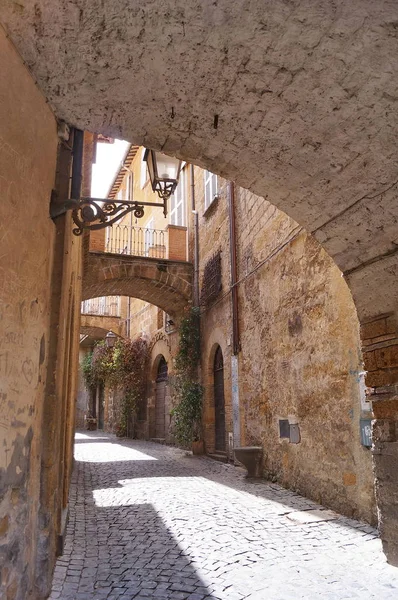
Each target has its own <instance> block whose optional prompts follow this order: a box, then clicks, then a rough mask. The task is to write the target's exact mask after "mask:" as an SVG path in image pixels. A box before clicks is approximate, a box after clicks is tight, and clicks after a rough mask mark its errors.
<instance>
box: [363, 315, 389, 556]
mask: <svg viewBox="0 0 398 600" xmlns="http://www.w3.org/2000/svg"><path fill="white" fill-rule="evenodd" d="M361 337H362V342H363V352H364V360H365V369H366V370H367V371H368V375H367V379H366V383H367V386H368V393H369V396H370V399H371V401H372V406H373V414H374V421H373V467H374V475H375V489H376V500H377V507H378V515H379V528H380V535H381V539H382V543H383V550H384V553H385V554H386V557H387V560H388V562H389V563H390V564H392V565H394V566H397V567H398V319H397V315H396V314H394V313H389V314H384V315H379V316H378V317H376V318H373V319H372V320H368V321H367V322H365V323H363V324H362V326H361Z"/></svg>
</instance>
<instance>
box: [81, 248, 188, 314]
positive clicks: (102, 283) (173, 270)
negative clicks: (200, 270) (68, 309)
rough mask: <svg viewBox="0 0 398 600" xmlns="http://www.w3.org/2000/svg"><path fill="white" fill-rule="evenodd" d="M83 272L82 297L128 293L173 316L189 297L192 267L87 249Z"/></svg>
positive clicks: (185, 304) (162, 260)
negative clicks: (88, 250)
mask: <svg viewBox="0 0 398 600" xmlns="http://www.w3.org/2000/svg"><path fill="white" fill-rule="evenodd" d="M83 273H84V274H83V282H82V299H83V300H88V299H89V298H97V297H99V296H130V297H132V298H139V299H140V300H144V301H145V302H149V303H150V304H154V305H155V306H158V307H159V308H161V309H163V310H164V311H165V312H166V313H168V314H169V315H172V316H174V317H176V318H177V317H178V316H179V315H181V314H182V313H183V310H184V308H186V307H187V306H188V305H189V304H190V303H191V300H192V280H193V266H192V264H191V263H187V262H181V261H173V260H165V259H158V258H149V257H135V256H126V255H123V254H108V253H105V252H88V253H87V254H86V255H85V261H84V272H83Z"/></svg>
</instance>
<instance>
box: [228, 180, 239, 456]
mask: <svg viewBox="0 0 398 600" xmlns="http://www.w3.org/2000/svg"><path fill="white" fill-rule="evenodd" d="M228 213H229V250H230V259H231V261H230V262H231V303H232V356H231V384H232V419H233V433H234V440H233V444H234V447H239V446H240V410H239V360H238V353H239V351H240V349H241V347H240V337H239V304H238V287H237V285H236V283H237V280H238V278H237V261H236V222H235V185H234V183H233V182H232V181H230V182H229V184H228Z"/></svg>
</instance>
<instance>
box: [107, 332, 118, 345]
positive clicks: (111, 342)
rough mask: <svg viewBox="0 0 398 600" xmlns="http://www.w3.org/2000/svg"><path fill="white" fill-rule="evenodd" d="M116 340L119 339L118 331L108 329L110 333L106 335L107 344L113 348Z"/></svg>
mask: <svg viewBox="0 0 398 600" xmlns="http://www.w3.org/2000/svg"><path fill="white" fill-rule="evenodd" d="M116 340H117V335H116V333H113V331H108V333H107V334H106V336H105V344H106V345H107V347H108V348H113V347H114V345H115V342H116Z"/></svg>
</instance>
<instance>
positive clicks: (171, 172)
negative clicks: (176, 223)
mask: <svg viewBox="0 0 398 600" xmlns="http://www.w3.org/2000/svg"><path fill="white" fill-rule="evenodd" d="M72 156H73V162H72V178H71V191H70V198H69V200H66V201H65V200H62V199H60V198H58V197H57V194H56V193H55V192H54V194H53V196H52V198H51V204H50V216H51V218H56V217H58V216H60V215H62V214H64V213H65V212H66V211H67V210H72V218H73V221H74V223H75V225H76V228H74V229H73V233H74V234H75V235H81V234H82V233H83V231H84V230H85V229H89V230H95V229H103V228H104V227H110V226H111V225H113V223H115V222H116V221H119V219H121V218H123V217H124V216H125V215H127V214H128V213H131V212H132V213H133V214H134V216H135V218H136V219H140V218H142V217H143V216H144V206H159V207H162V208H163V213H164V216H165V217H166V216H167V201H168V199H169V198H170V196H171V195H172V194H173V192H174V190H175V189H176V187H177V185H178V179H179V177H180V172H181V165H182V163H181V161H180V160H178V159H177V158H172V157H169V156H166V155H165V154H162V153H161V152H155V151H154V150H146V151H145V155H144V160H145V161H146V163H147V166H148V172H149V177H150V180H151V185H152V189H153V191H154V192H156V193H157V194H158V196H159V197H160V199H161V200H162V202H137V201H135V200H133V187H132V185H131V187H130V190H129V198H128V200H118V199H113V198H112V199H110V198H86V197H84V198H82V197H81V195H80V190H81V183H82V165H83V131H81V130H79V129H74V133H73V150H72Z"/></svg>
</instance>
